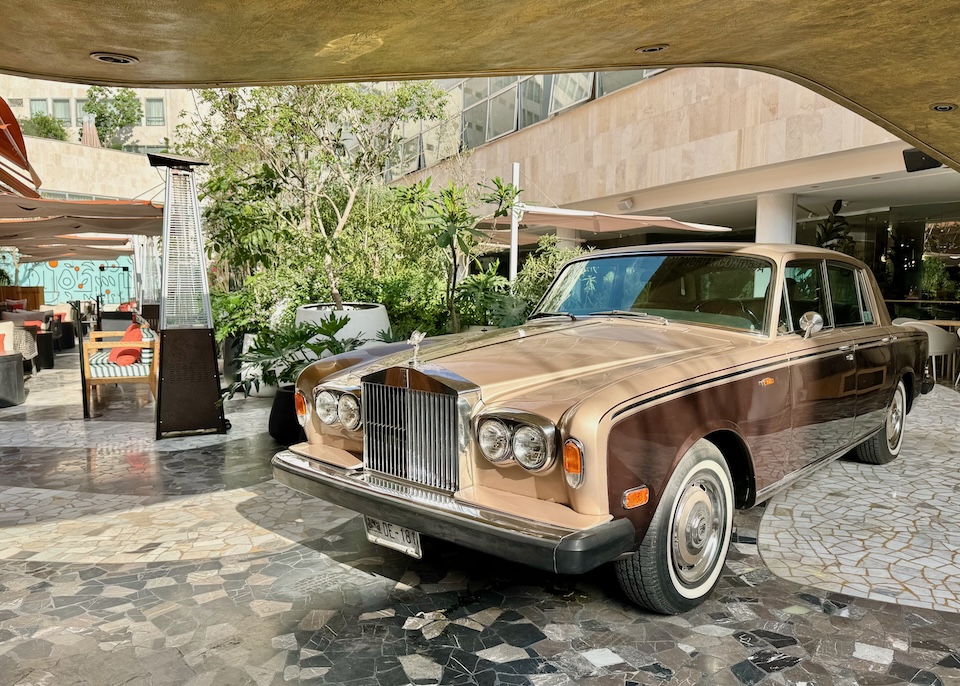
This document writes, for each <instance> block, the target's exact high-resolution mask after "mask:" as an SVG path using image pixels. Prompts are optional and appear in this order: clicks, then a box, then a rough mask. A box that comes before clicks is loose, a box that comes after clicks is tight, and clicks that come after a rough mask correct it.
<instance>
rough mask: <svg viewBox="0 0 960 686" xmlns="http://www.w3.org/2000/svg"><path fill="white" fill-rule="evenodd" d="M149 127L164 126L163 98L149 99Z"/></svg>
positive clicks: (147, 105) (147, 103)
mask: <svg viewBox="0 0 960 686" xmlns="http://www.w3.org/2000/svg"><path fill="white" fill-rule="evenodd" d="M145 109H146V114H147V126H163V125H164V119H163V98H147V101H146V108H145Z"/></svg>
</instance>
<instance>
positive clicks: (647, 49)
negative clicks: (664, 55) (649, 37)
mask: <svg viewBox="0 0 960 686" xmlns="http://www.w3.org/2000/svg"><path fill="white" fill-rule="evenodd" d="M669 47H670V46H669V45H668V44H667V43H657V44H656V45H644V46H643V47H642V48H637V52H640V53H643V54H647V55H648V54H650V53H652V52H662V51H663V50H666V49H667V48H669Z"/></svg>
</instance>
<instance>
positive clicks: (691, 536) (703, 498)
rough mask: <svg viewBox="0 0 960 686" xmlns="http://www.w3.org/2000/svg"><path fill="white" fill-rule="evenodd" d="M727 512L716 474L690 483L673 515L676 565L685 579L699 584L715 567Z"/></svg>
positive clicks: (684, 580)
mask: <svg viewBox="0 0 960 686" xmlns="http://www.w3.org/2000/svg"><path fill="white" fill-rule="evenodd" d="M726 514H727V513H726V505H725V501H724V498H723V487H722V486H721V485H720V483H719V481H718V480H717V478H716V477H715V476H714V475H713V474H710V473H704V474H702V475H698V476H697V478H695V479H694V480H693V481H691V482H690V483H689V484H687V487H686V488H685V489H684V491H683V494H682V495H681V496H680V501H679V502H678V503H677V509H676V510H675V511H674V515H673V541H672V548H673V569H674V571H675V572H676V574H677V577H678V578H679V579H680V580H681V581H682V582H683V583H685V584H688V585H695V584H697V583H698V582H700V581H702V580H703V579H704V577H706V576H707V575H708V574H709V573H710V572H711V571H712V570H713V568H714V565H715V564H716V562H717V558H718V557H719V555H720V550H721V548H722V547H723V534H724V527H725V522H726V519H727V517H726Z"/></svg>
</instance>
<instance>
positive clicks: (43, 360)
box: [37, 331, 53, 369]
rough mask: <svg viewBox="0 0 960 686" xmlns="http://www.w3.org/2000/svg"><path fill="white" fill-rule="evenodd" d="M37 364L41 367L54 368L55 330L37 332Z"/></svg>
mask: <svg viewBox="0 0 960 686" xmlns="http://www.w3.org/2000/svg"><path fill="white" fill-rule="evenodd" d="M37 366H38V367H39V368H40V369H53V332H51V331H40V332H38V333H37Z"/></svg>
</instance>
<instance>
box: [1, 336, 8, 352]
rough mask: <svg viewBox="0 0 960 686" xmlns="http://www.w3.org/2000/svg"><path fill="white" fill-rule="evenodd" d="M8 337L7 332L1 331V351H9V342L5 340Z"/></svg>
mask: <svg viewBox="0 0 960 686" xmlns="http://www.w3.org/2000/svg"><path fill="white" fill-rule="evenodd" d="M6 337H7V334H5V333H0V352H7V344H6V342H5V340H4V339H5V338H6Z"/></svg>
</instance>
